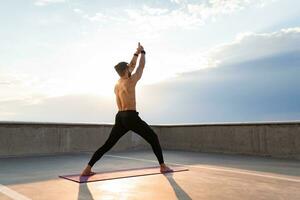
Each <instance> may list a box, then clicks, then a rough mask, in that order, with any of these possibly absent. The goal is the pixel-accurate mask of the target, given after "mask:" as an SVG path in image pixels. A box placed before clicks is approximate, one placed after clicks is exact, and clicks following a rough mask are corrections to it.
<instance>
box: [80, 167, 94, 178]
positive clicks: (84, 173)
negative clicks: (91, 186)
mask: <svg viewBox="0 0 300 200" xmlns="http://www.w3.org/2000/svg"><path fill="white" fill-rule="evenodd" d="M91 169H92V168H91V166H89V165H88V166H87V167H86V168H85V169H84V170H83V171H82V172H81V174H80V176H92V175H94V174H96V173H95V172H92V171H91Z"/></svg>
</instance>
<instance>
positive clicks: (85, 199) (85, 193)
mask: <svg viewBox="0 0 300 200" xmlns="http://www.w3.org/2000/svg"><path fill="white" fill-rule="evenodd" d="M77 199H78V200H94V198H93V195H92V193H91V192H90V189H89V188H88V185H87V183H79V191H78V198H77Z"/></svg>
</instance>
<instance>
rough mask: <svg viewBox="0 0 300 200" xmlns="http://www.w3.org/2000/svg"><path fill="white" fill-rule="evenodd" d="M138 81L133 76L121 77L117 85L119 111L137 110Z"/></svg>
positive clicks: (116, 93)
mask: <svg viewBox="0 0 300 200" xmlns="http://www.w3.org/2000/svg"><path fill="white" fill-rule="evenodd" d="M135 86H136V82H135V81H134V80H133V79H132V78H128V79H120V80H119V81H118V82H117V84H116V85H115V95H116V101H117V105H118V109H119V111H123V110H136V101H135Z"/></svg>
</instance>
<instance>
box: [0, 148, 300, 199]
mask: <svg viewBox="0 0 300 200" xmlns="http://www.w3.org/2000/svg"><path fill="white" fill-rule="evenodd" d="M163 154H164V159H165V162H166V163H167V164H168V163H169V164H178V165H185V166H187V167H188V168H189V171H186V172H177V173H174V174H172V173H170V174H165V175H163V174H159V175H150V176H142V177H131V178H125V179H115V180H107V181H100V182H92V183H87V184H78V183H75V182H71V181H68V180H65V179H60V178H58V175H60V174H70V173H71V174H72V173H78V172H80V171H81V170H82V168H83V167H84V166H85V165H86V163H87V161H88V160H89V158H90V156H91V154H90V153H75V154H66V155H51V156H50V155H48V156H35V157H33V156H24V157H11V158H1V159H0V199H1V200H2V199H3V200H4V199H12V198H16V197H19V199H27V200H28V199H39V200H43V199H45V200H46V199H51V200H52V199H63V200H68V199H80V200H89V199H104V200H108V199H116V200H119V199H123V200H125V199H128V200H134V199H143V200H148V199H149V200H150V199H151V200H153V199H158V200H160V199H163V200H173V199H174V200H176V199H187V200H189V199H195V200H198V199H206V200H213V199H222V200H227V199H228V200H235V199H236V200H240V199H246V200H247V199H251V200H252V199H256V200H260V199H272V200H274V199H275V200H276V199H288V200H294V199H295V200H298V199H300V190H299V188H300V162H299V161H297V160H287V159H275V158H265V157H256V156H241V155H225V154H216V153H200V152H188V151H174V150H164V151H163ZM155 165H158V162H157V160H156V157H155V156H154V154H153V153H152V151H149V150H138V151H123V152H113V151H111V152H110V151H109V152H107V153H106V154H105V155H104V157H102V158H101V159H100V160H99V161H98V162H97V163H96V165H95V166H94V171H106V170H111V169H116V170H117V169H127V168H135V167H142V166H145V167H148V166H155ZM9 195H10V196H11V197H12V198H11V197H9ZM17 195H19V196H17ZM20 197H22V198H20Z"/></svg>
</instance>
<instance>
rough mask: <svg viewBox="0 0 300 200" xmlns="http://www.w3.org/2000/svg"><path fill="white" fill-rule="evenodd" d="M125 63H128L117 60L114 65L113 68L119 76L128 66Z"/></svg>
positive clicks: (122, 74)
mask: <svg viewBox="0 0 300 200" xmlns="http://www.w3.org/2000/svg"><path fill="white" fill-rule="evenodd" d="M127 65H128V63H127V62H119V63H118V64H117V65H116V66H115V70H116V71H117V72H118V74H119V76H124V74H125V70H126V68H127V67H128V66H127Z"/></svg>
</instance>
